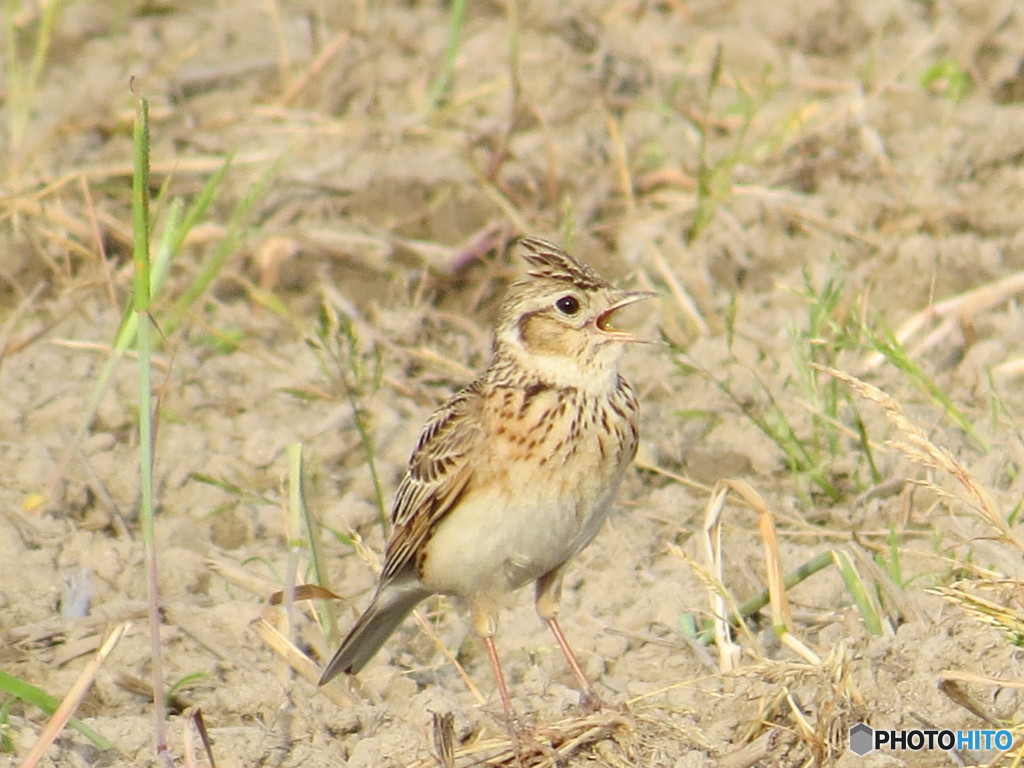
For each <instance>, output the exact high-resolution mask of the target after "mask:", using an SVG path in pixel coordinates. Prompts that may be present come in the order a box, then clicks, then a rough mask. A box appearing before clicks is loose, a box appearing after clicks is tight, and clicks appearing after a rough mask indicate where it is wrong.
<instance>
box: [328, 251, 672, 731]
mask: <svg viewBox="0 0 1024 768" xmlns="http://www.w3.org/2000/svg"><path fill="white" fill-rule="evenodd" d="M520 243H521V245H522V249H523V257H524V258H525V260H526V262H527V264H528V265H529V269H528V271H527V277H525V278H524V279H522V280H519V281H518V282H516V283H513V284H512V285H511V286H510V287H509V289H508V292H507V294H506V296H505V298H504V301H503V302H502V305H501V309H500V312H499V315H498V322H497V327H496V329H495V335H494V344H493V350H492V358H491V363H490V365H489V366H488V368H487V370H486V371H484V372H483V374H482V375H481V376H480V377H479V378H478V379H476V381H474V382H473V383H472V384H470V385H469V386H468V387H466V388H465V389H463V390H462V391H461V392H459V393H458V394H456V395H455V396H454V397H453V398H452V399H451V400H449V401H448V402H447V403H446V404H445V405H443V406H442V407H441V408H439V409H438V410H437V412H435V413H434V415H433V416H431V417H430V420H429V421H428V422H427V424H426V426H425V427H424V428H423V431H422V433H421V434H420V437H419V441H418V442H417V444H416V448H415V450H413V453H412V457H411V458H410V459H409V467H408V469H407V471H406V473H405V476H404V477H403V478H402V482H401V484H400V485H399V487H398V493H397V495H396V496H395V501H394V506H393V508H392V512H391V517H392V522H393V524H394V527H393V530H392V532H391V536H390V538H389V540H388V542H387V545H386V548H385V554H384V568H383V571H382V573H381V575H380V582H379V583H378V585H377V590H376V592H375V593H374V596H373V599H372V600H371V602H370V606H369V608H367V609H366V611H365V613H363V615H362V616H361V617H360V618H359V620H358V621H357V622H356V624H355V626H354V627H353V628H352V630H351V631H350V632H349V633H348V636H347V637H346V638H345V639H344V641H342V643H341V647H340V648H339V649H338V651H337V652H336V653H335V654H334V657H333V658H332V659H331V661H330V663H329V664H328V665H327V667H326V669H324V672H323V675H322V676H321V678H320V684H321V685H323V684H324V683H326V682H327V681H329V680H330V679H331V678H333V677H334V676H336V675H338V674H339V673H341V672H346V673H348V674H354V673H356V672H358V671H359V670H361V669H362V668H363V666H364V665H365V664H366V663H367V662H368V661H369V660H370V658H371V657H372V656H373V655H374V653H376V652H377V650H378V649H379V648H380V646H381V645H382V644H383V643H384V641H385V640H386V639H387V638H388V637H389V636H390V635H391V633H392V632H394V631H395V629H396V628H397V627H398V625H399V624H400V623H401V621H402V620H403V619H404V618H405V617H406V616H407V615H408V614H409V612H410V611H412V609H413V608H414V607H415V606H416V605H417V604H418V603H419V602H420V601H421V600H423V599H424V598H426V597H428V596H430V595H432V594H437V593H440V594H445V595H453V596H455V597H457V598H459V599H460V600H461V601H462V602H464V603H465V604H467V605H468V606H469V608H470V610H471V612H472V617H473V626H474V628H475V630H476V632H477V634H478V635H479V636H480V638H481V639H482V640H483V642H484V645H485V647H486V649H487V655H488V657H489V659H490V662H491V666H492V668H493V670H494V676H495V678H496V681H497V685H498V692H499V694H500V696H501V702H502V706H503V707H504V708H505V712H506V715H507V716H508V717H509V720H510V722H511V721H512V719H513V715H512V707H511V703H510V700H509V694H508V687H507V685H506V683H505V677H504V674H503V673H502V670H501V664H500V662H499V660H498V654H497V651H496V649H495V646H494V635H495V632H496V631H497V626H498V621H497V615H498V609H499V607H500V605H501V602H502V598H503V596H504V595H505V594H506V593H508V592H511V591H513V590H516V589H519V588H520V587H522V586H524V585H526V584H528V583H530V582H536V606H537V613H538V614H540V617H541V619H543V620H544V621H545V622H547V624H548V626H549V627H550V628H551V631H552V632H553V633H554V636H555V640H556V641H557V642H558V645H559V646H560V647H561V649H562V652H563V653H564V654H565V658H566V660H567V661H568V663H569V667H570V668H571V670H572V672H573V674H574V675H575V677H576V679H577V680H578V681H579V684H580V686H581V688H582V692H583V696H584V701H585V702H586V703H594V702H596V701H597V699H596V697H595V695H594V693H593V689H592V688H591V686H590V683H589V681H588V680H587V678H586V676H585V675H584V674H583V670H582V668H581V667H580V665H579V662H577V660H576V657H575V656H574V655H573V652H572V650H571V649H570V647H569V644H568V642H567V641H566V639H565V635H564V634H562V629H561V627H560V626H559V624H558V619H557V614H558V599H559V595H560V592H561V584H562V576H563V573H564V571H565V566H566V564H567V562H568V561H569V560H570V559H572V557H573V556H574V555H576V554H578V553H579V552H580V550H582V549H583V548H584V547H585V546H587V544H589V543H590V541H591V540H592V539H593V538H594V536H595V535H596V534H597V532H598V529H599V528H600V527H601V523H602V522H603V521H604V519H605V517H606V516H607V514H608V509H609V506H610V505H611V501H612V498H613V497H614V496H615V492H616V490H617V489H618V487H619V483H620V482H621V480H622V477H623V475H624V473H625V471H626V468H627V467H628V466H629V463H630V462H631V461H632V460H633V457H634V456H635V454H636V448H637V438H638V430H637V417H638V406H637V401H636V395H635V394H634V392H633V388H632V387H630V385H629V384H627V383H626V381H625V380H624V379H623V378H622V377H621V376H620V375H619V369H618V366H619V359H620V357H621V355H622V352H623V350H624V349H625V346H626V344H627V343H629V342H634V341H638V339H637V338H636V337H634V336H633V335H631V334H629V333H626V332H624V331H620V330H618V329H616V328H614V327H613V326H612V325H611V319H612V316H613V315H614V314H615V312H616V311H618V310H619V309H621V308H623V307H625V306H628V305H630V304H633V303H634V302H637V301H640V300H642V299H646V298H648V297H650V296H653V295H654V294H652V293H649V292H647V291H621V290H618V289H616V288H614V287H613V286H612V285H611V284H610V283H608V282H607V281H606V280H604V279H603V278H601V277H600V276H598V275H597V273H596V272H594V271H593V270H592V269H591V268H590V267H588V266H587V265H586V264H583V263H582V262H580V261H578V260H577V259H575V258H573V257H572V256H570V255H569V254H568V253H566V252H565V251H563V250H561V249H560V248H558V247H556V246H554V245H552V244H551V243H547V242H544V241H543V240H539V239H536V238H525V239H523V240H521V241H520Z"/></svg>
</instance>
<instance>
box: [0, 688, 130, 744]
mask: <svg viewBox="0 0 1024 768" xmlns="http://www.w3.org/2000/svg"><path fill="white" fill-rule="evenodd" d="M0 691H4V692H5V693H9V694H10V695H11V696H13V697H14V698H16V699H20V700H21V701H24V702H26V703H28V704H31V705H32V706H33V707H36V708H37V709H39V710H40V711H42V712H45V713H46V714H47V715H52V714H53V713H54V712H56V711H57V707H59V706H60V702H59V701H58V700H57V699H55V698H53V696H51V695H50V694H48V693H47V692H46V691H44V690H43V689H42V688H37V687H36V686H34V685H32V684H31V683H26V682H25V681H24V680H22V679H20V678H17V677H14V675H9V674H7V673H6V672H3V671H0ZM68 722H69V724H70V725H71V727H72V728H74V729H75V730H76V731H78V732H79V733H80V734H82V735H83V736H85V738H87V739H88V740H89V741H91V742H92V743H93V744H94V745H95V746H96V748H97V749H110V748H111V747H112V746H113V745H112V744H111V743H110V742H109V741H107V740H106V739H105V738H104V737H103V736H101V735H100V734H98V733H97V732H96V731H94V730H93V729H92V728H90V727H89V726H87V725H86V724H85V723H83V722H82V721H81V720H79V719H77V718H74V717H73V718H71V720H70V721H68Z"/></svg>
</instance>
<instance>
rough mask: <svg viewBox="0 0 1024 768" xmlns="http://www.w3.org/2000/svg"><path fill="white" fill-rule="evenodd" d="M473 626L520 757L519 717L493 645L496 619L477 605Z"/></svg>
mask: <svg viewBox="0 0 1024 768" xmlns="http://www.w3.org/2000/svg"><path fill="white" fill-rule="evenodd" d="M473 628H474V629H475V630H476V633H477V635H478V636H479V637H480V639H481V640H483V641H484V648H486V649H487V658H488V659H489V660H490V662H491V670H492V671H493V672H494V680H495V682H497V684H498V695H499V696H500V697H501V707H502V709H504V710H505V725H506V726H507V728H508V735H509V738H510V739H511V740H512V746H513V748H514V749H515V751H516V757H517V758H518V759H519V760H521V759H522V753H523V749H522V743H521V742H520V740H519V731H520V726H519V718H517V717H516V713H515V710H514V709H512V699H511V698H510V697H509V695H508V685H507V684H506V683H505V673H504V672H503V671H502V669H501V659H499V658H498V649H497V648H496V647H495V645H494V635H495V633H496V632H497V629H498V628H497V621H496V620H495V618H494V614H493V612H490V611H484V610H483V609H481V608H480V607H479V606H476V607H474V609H473Z"/></svg>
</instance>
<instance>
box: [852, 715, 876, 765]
mask: <svg viewBox="0 0 1024 768" xmlns="http://www.w3.org/2000/svg"><path fill="white" fill-rule="evenodd" d="M874 735H875V732H874V731H873V730H872V728H871V726H870V725H866V724H864V723H857V724H856V725H855V726H853V728H851V729H850V751H851V752H853V754H855V755H860V756H861V757H864V755H866V754H867V753H868V752H870V751H871V750H873V749H874V748H875V746H874V742H875V739H874Z"/></svg>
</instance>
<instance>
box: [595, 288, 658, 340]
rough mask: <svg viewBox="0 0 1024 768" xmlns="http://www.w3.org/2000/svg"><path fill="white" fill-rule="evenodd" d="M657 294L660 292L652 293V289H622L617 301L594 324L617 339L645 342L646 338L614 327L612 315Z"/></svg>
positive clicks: (616, 297)
mask: <svg viewBox="0 0 1024 768" xmlns="http://www.w3.org/2000/svg"><path fill="white" fill-rule="evenodd" d="M657 295H658V294H656V293H652V292H651V291H620V292H619V293H618V294H616V296H615V303H614V304H612V305H611V306H610V307H608V309H606V310H605V311H604V312H602V313H601V314H600V315H598V316H597V320H596V321H595V323H594V324H595V325H596V326H597V329H598V330H599V331H603V332H604V333H607V334H608V335H609V336H611V337H612V338H614V339H615V340H616V341H633V342H639V343H644V339H639V338H637V337H636V336H634V335H633V334H632V333H630V332H629V331H620V330H619V329H618V328H616V327H614V326H613V325H612V315H614V314H615V313H616V312H618V311H619V310H620V309H622V308H623V307H628V306H629V305H630V304H636V303H637V302H638V301H643V300H644V299H651V298H654V297H655V296H657Z"/></svg>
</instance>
